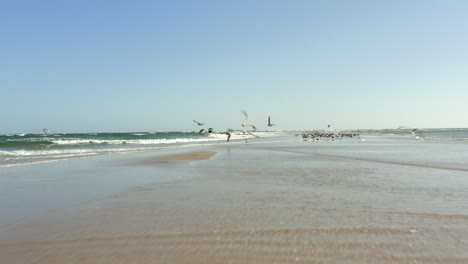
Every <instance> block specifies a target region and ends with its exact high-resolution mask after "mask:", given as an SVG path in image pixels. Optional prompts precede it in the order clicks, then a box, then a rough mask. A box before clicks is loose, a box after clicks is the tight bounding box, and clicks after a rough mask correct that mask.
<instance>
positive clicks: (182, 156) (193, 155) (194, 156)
mask: <svg viewBox="0 0 468 264" xmlns="http://www.w3.org/2000/svg"><path fill="white" fill-rule="evenodd" d="M213 155H216V152H215V151H199V152H189V153H179V154H173V155H163V156H157V157H153V158H148V159H145V160H144V161H143V163H144V164H158V163H167V162H169V161H176V160H206V159H209V158H210V157H212V156H213Z"/></svg>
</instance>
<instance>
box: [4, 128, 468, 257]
mask: <svg viewBox="0 0 468 264" xmlns="http://www.w3.org/2000/svg"><path fill="white" fill-rule="evenodd" d="M209 150H214V151H217V152H218V154H217V155H215V156H213V157H212V158H211V159H210V160H206V161H196V162H191V163H188V164H187V163H185V164H186V165H184V166H186V167H185V170H183V173H187V174H189V176H188V177H182V178H179V180H173V181H165V182H156V183H153V184H142V185H141V187H138V188H129V189H127V190H126V191H121V192H119V193H117V194H115V195H112V196H110V197H107V198H105V199H95V200H93V201H91V202H89V203H86V204H84V205H81V206H77V207H74V208H69V209H66V210H65V209H64V210H60V211H56V212H52V213H49V214H47V215H44V216H42V217H39V218H35V219H31V220H30V221H25V222H23V223H22V224H18V225H16V226H15V227H14V228H11V229H9V230H8V232H6V233H5V235H4V236H3V238H2V239H0V240H1V241H0V256H2V257H3V258H4V259H6V260H8V261H9V262H8V263H25V262H35V263H99V262H105V263H148V262H157V263H252V262H255V263H275V262H276V263H301V262H303V263H468V251H467V250H466V248H468V204H467V203H466V201H468V192H467V190H468V171H467V170H468V164H467V163H466V162H465V161H466V160H468V159H467V158H468V157H467V155H468V154H467V153H468V146H467V145H466V144H464V143H453V142H421V141H416V140H409V139H395V138H382V137H375V138H373V137H371V138H367V141H366V142H364V143H356V142H353V141H342V142H313V143H312V142H303V141H290V142H286V143H276V144H272V143H269V144H260V143H259V144H256V143H255V142H252V143H249V144H244V145H232V146H220V147H216V148H211V149H209ZM134 166H136V167H138V166H141V165H134ZM164 166H165V165H164ZM159 169H161V168H159ZM168 171H169V170H168ZM135 172H136V171H135Z"/></svg>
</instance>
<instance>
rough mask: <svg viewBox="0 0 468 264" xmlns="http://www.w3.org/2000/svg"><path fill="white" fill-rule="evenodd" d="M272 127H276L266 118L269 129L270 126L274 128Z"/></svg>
mask: <svg viewBox="0 0 468 264" xmlns="http://www.w3.org/2000/svg"><path fill="white" fill-rule="evenodd" d="M274 125H276V124H272V123H271V122H270V117H268V126H269V127H272V126H274Z"/></svg>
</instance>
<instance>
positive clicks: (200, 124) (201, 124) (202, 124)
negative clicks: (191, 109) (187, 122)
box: [193, 120, 206, 126]
mask: <svg viewBox="0 0 468 264" xmlns="http://www.w3.org/2000/svg"><path fill="white" fill-rule="evenodd" d="M193 122H195V123H197V125H199V126H204V125H206V124H205V123H200V122H198V121H196V120H193Z"/></svg>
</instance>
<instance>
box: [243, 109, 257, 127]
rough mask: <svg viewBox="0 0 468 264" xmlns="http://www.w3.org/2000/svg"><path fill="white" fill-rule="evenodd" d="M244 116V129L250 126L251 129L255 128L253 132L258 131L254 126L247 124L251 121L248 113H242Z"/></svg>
mask: <svg viewBox="0 0 468 264" xmlns="http://www.w3.org/2000/svg"><path fill="white" fill-rule="evenodd" d="M242 114H244V116H245V119H244V122H242V127H246V126H250V127H252V128H253V130H257V128H256V127H255V126H254V125H249V124H247V120H248V119H249V115H248V114H247V112H246V111H242Z"/></svg>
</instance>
